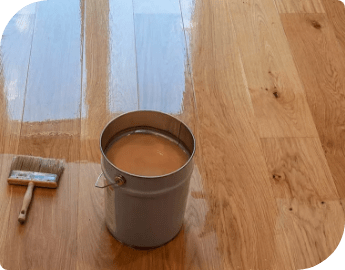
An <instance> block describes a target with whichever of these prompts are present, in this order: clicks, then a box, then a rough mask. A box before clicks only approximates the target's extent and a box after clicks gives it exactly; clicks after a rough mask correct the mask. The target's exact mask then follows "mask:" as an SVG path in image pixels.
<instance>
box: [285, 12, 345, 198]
mask: <svg viewBox="0 0 345 270" xmlns="http://www.w3.org/2000/svg"><path fill="white" fill-rule="evenodd" d="M281 19H282V22H283V25H284V29H285V32H286V35H287V37H288V40H289V44H290V47H291V50H292V52H293V55H294V59H295V63H296V65H297V68H298V70H299V74H300V76H301V79H302V81H303V83H304V87H305V91H306V94H307V100H308V103H309V107H310V109H311V112H312V115H313V118H314V122H315V125H316V128H317V130H318V133H319V136H320V140H321V143H322V147H323V149H324V152H325V155H326V158H327V161H328V164H329V167H330V170H331V172H332V175H333V179H334V181H335V185H336V187H337V190H338V193H339V195H340V197H341V198H345V183H344V181H343V179H344V177H345V170H344V164H345V155H344V153H345V151H344V136H343V135H344V125H345V111H344V108H345V98H344V93H345V79H344V77H343V76H342V74H344V73H345V65H344V62H343V58H342V57H339V56H341V51H340V48H339V46H335V44H337V40H336V37H335V34H334V32H333V29H332V26H331V24H330V23H329V21H328V20H327V17H326V15H325V14H307V15H297V14H283V15H281Z"/></svg>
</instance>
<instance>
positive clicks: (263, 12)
mask: <svg viewBox="0 0 345 270" xmlns="http://www.w3.org/2000/svg"><path fill="white" fill-rule="evenodd" d="M242 2H243V3H242ZM242 2H241V3H239V2H238V1H230V2H229V3H230V6H231V9H230V11H231V16H232V18H233V23H234V25H235V30H236V37H237V40H238V44H239V48H240V51H241V58H242V61H243V65H244V73H245V75H246V78H247V83H248V88H249V91H250V96H251V100H252V103H253V107H254V111H255V116H256V122H257V127H258V131H259V136H260V137H316V136H317V131H316V129H315V125H314V123H313V120H312V116H311V114H310V110H309V107H308V103H307V101H306V98H305V93H304V89H303V86H302V83H301V81H300V79H299V76H298V73H297V70H296V67H295V64H294V61H293V58H292V55H291V52H290V49H289V44H288V42H287V39H286V36H285V33H284V29H283V27H282V25H281V22H280V17H279V14H278V13H277V11H276V8H275V6H274V3H273V1H272V0H263V1H255V0H246V1H242Z"/></svg>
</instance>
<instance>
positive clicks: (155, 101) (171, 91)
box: [133, 0, 185, 115]
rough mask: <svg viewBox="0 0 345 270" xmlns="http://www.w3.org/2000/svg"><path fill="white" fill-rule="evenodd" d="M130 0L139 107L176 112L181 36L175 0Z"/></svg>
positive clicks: (181, 80) (180, 94)
mask: <svg viewBox="0 0 345 270" xmlns="http://www.w3.org/2000/svg"><path fill="white" fill-rule="evenodd" d="M156 2H157V3H153V2H150V1H134V2H133V8H134V24H135V39H136V52H137V67H138V90H139V108H140V109H143V110H148V109H149V110H160V111H162V112H166V113H170V114H173V115H178V114H179V113H180V112H182V111H183V98H184V92H185V39H184V33H183V28H182V27H181V26H182V18H181V12H180V6H179V2H178V0H174V1H156Z"/></svg>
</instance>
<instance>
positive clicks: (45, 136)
mask: <svg viewBox="0 0 345 270" xmlns="http://www.w3.org/2000/svg"><path fill="white" fill-rule="evenodd" d="M67 3H68V7H69V8H68V9H66V8H65V7H66V5H67ZM80 28H81V25H80V11H79V1H59V2H56V1H54V2H53V1H48V2H40V3H37V11H36V22H35V28H34V35H33V43H32V50H31V57H30V65H29V71H28V78H27V91H26V97H25V107H24V115H23V123H22V129H21V136H20V139H19V147H18V153H19V154H28V155H37V156H45V157H47V156H48V157H52V158H64V159H66V161H67V164H66V167H65V171H64V173H63V175H62V177H61V179H60V182H59V187H58V189H51V190H50V189H44V188H36V189H35V191H34V198H33V201H32V204H31V206H30V211H29V214H28V220H27V222H26V223H25V225H20V224H19V223H18V220H17V219H18V212H19V210H20V207H21V204H22V201H23V196H24V193H25V189H26V188H25V187H20V186H13V187H12V195H11V196H12V202H11V209H10V216H9V226H8V228H7V232H6V234H7V238H6V241H5V242H6V243H5V249H6V257H5V258H4V264H3V266H4V267H5V268H9V269H11V268H13V269H74V268H75V266H76V255H77V239H76V238H77V205H78V202H77V199H78V174H79V164H78V163H77V162H73V161H78V160H79V149H80V144H79V141H80V104H81V95H80V92H81V51H80V47H81V46H80V45H81V36H80ZM52 243H54V244H52ZM43 254H44V255H43Z"/></svg>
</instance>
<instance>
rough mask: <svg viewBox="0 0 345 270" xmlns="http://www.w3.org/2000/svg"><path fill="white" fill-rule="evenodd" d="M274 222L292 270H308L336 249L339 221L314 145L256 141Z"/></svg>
mask: <svg viewBox="0 0 345 270" xmlns="http://www.w3.org/2000/svg"><path fill="white" fill-rule="evenodd" d="M261 143H262V149H263V151H264V154H265V158H266V162H267V164H268V170H269V173H270V179H271V184H272V186H273V191H274V196H275V198H276V200H277V205H278V209H279V217H278V218H277V223H276V226H277V228H278V230H279V231H281V233H282V234H283V235H284V237H285V241H286V243H288V248H289V253H290V254H291V257H292V259H293V261H294V265H295V267H296V269H305V268H309V267H313V266H315V265H317V264H319V263H320V262H322V261H323V260H325V259H326V258H327V257H328V256H329V255H331V254H332V253H333V251H334V250H335V249H336V248H337V246H338V244H339V242H340V239H341V237H342V235H343V231H344V222H345V217H344V213H343V209H342V206H341V201H340V200H339V196H338V194H337V191H336V187H335V185H334V182H333V178H332V175H331V173H330V171H329V167H328V165H327V161H326V159H325V157H324V154H323V150H322V147H321V144H320V142H319V141H318V139H314V138H279V139H262V140H261Z"/></svg>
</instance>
